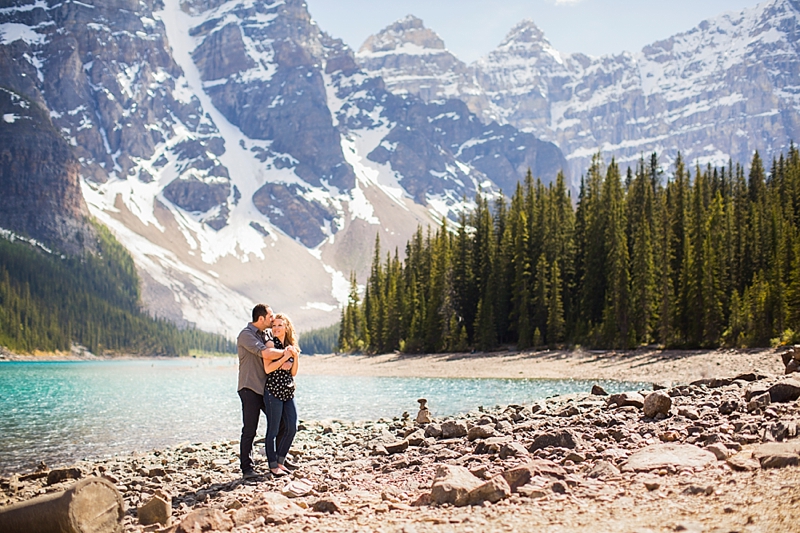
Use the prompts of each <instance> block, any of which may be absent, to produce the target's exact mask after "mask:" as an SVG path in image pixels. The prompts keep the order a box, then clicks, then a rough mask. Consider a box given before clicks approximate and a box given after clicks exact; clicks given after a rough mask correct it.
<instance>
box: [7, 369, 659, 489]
mask: <svg viewBox="0 0 800 533" xmlns="http://www.w3.org/2000/svg"><path fill="white" fill-rule="evenodd" d="M236 375H237V360H236V358H219V359H177V360H131V361H100V362H4V363H0V410H1V411H0V412H2V416H0V475H8V474H9V473H12V472H24V471H29V470H32V469H34V468H35V466H36V465H37V464H38V463H39V461H44V462H45V463H47V464H48V465H49V466H51V467H54V466H60V465H65V464H69V463H70V461H75V460H79V459H97V458H101V457H104V456H108V455H113V454H122V453H130V452H132V451H147V450H151V449H155V448H161V447H165V446H171V445H174V444H177V443H180V442H185V441H191V442H201V441H215V440H223V439H224V440H231V439H238V438H239V434H240V432H241V406H240V403H239V397H238V395H237V394H236ZM593 383H599V384H600V385H602V386H603V387H604V388H605V389H606V390H607V391H608V392H610V393H612V392H620V391H624V390H637V389H640V388H643V387H645V384H642V383H623V382H613V381H581V380H535V379H439V378H391V377H342V376H314V375H303V374H300V375H298V376H297V396H296V400H297V406H298V412H299V416H300V420H301V421H302V420H306V421H308V420H327V419H338V420H351V421H352V420H377V419H379V418H392V417H395V416H400V415H402V413H403V411H408V413H409V414H411V415H412V416H415V415H416V411H417V409H418V407H419V405H418V404H417V398H421V397H424V398H427V399H428V407H429V408H430V410H431V414H432V415H433V416H434V417H441V416H448V415H453V414H457V413H463V412H467V411H470V410H472V409H475V408H477V407H478V406H485V407H493V406H495V405H505V404H509V403H518V404H526V403H531V402H533V401H536V400H540V399H543V398H547V397H549V396H553V395H558V394H569V393H574V392H588V391H589V390H590V389H591V386H592V384H593ZM265 430H266V420H265V419H264V418H263V416H262V419H261V423H260V426H259V433H260V434H263V432H264V431H265ZM262 436H263V435H262Z"/></svg>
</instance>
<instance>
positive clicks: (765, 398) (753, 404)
mask: <svg viewBox="0 0 800 533" xmlns="http://www.w3.org/2000/svg"><path fill="white" fill-rule="evenodd" d="M771 401H772V400H771V396H770V393H769V392H762V393H761V394H758V395H753V396H751V397H750V401H748V402H747V412H748V413H752V412H753V411H758V410H760V409H766V407H767V406H768V405H769V403H770V402H771Z"/></svg>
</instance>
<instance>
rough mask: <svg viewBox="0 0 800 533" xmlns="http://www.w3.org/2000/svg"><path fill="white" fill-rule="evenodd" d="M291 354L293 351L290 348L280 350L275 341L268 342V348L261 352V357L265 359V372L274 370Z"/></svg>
mask: <svg viewBox="0 0 800 533" xmlns="http://www.w3.org/2000/svg"><path fill="white" fill-rule="evenodd" d="M291 356H292V352H291V351H290V350H285V349H284V350H278V349H277V348H275V343H273V342H272V341H270V342H268V343H267V349H266V350H263V351H262V352H261V357H262V359H263V360H264V372H266V373H267V374H269V373H271V372H274V371H275V370H277V369H279V368H280V367H281V365H283V363H285V362H286V361H288V360H289V358H290V357H291Z"/></svg>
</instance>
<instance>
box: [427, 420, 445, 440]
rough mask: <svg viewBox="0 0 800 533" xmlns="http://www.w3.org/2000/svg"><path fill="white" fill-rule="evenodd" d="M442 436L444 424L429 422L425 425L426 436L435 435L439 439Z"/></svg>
mask: <svg viewBox="0 0 800 533" xmlns="http://www.w3.org/2000/svg"><path fill="white" fill-rule="evenodd" d="M441 436H442V426H440V425H439V424H435V423H434V424H428V425H427V426H426V427H425V437H433V438H434V439H438V438H439V437H441Z"/></svg>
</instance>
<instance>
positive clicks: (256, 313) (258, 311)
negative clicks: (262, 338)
mask: <svg viewBox="0 0 800 533" xmlns="http://www.w3.org/2000/svg"><path fill="white" fill-rule="evenodd" d="M268 307H269V306H268V305H265V304H258V305H256V306H255V307H254V308H253V322H258V319H259V318H261V317H262V316H263V317H266V316H267V308H268Z"/></svg>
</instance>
